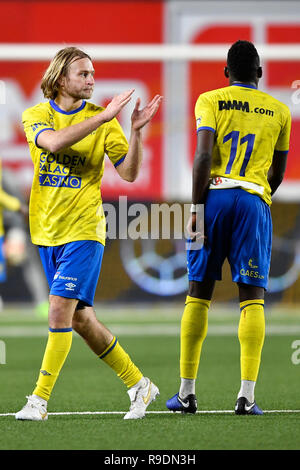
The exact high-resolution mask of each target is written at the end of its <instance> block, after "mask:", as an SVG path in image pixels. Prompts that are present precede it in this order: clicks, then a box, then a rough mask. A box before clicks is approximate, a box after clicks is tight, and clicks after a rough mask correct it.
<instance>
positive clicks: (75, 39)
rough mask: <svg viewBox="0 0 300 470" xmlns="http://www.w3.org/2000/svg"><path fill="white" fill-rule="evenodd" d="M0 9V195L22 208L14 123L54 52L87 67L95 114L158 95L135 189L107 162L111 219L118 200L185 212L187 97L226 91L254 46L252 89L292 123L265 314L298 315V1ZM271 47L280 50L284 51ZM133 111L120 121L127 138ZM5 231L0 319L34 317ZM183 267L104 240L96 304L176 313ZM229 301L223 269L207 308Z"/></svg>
mask: <svg viewBox="0 0 300 470" xmlns="http://www.w3.org/2000/svg"><path fill="white" fill-rule="evenodd" d="M0 9H1V11H0V80H1V89H0V92H1V95H2V96H1V104H0V158H1V160H2V184H3V189H5V190H6V191H7V192H8V193H9V194H11V195H14V196H17V197H19V198H21V199H23V200H24V201H28V199H29V194H30V186H31V180H32V175H33V167H32V162H31V158H30V154H29V149H28V146H27V143H26V140H25V135H24V131H23V127H22V119H21V115H22V112H23V111H24V110H25V109H26V108H28V107H30V106H33V105H35V104H36V103H38V102H40V101H44V98H43V96H42V94H41V90H40V81H41V77H42V75H43V73H44V71H45V69H46V68H47V66H48V63H49V61H50V60H51V58H52V57H53V55H54V54H55V52H56V51H57V50H58V49H60V48H62V47H64V46H65V45H77V46H79V47H82V48H84V50H85V51H86V52H87V53H89V54H90V55H91V56H92V58H94V67H95V71H96V74H95V79H96V84H95V91H94V95H93V98H92V101H93V102H95V103H96V104H101V105H104V106H105V104H106V103H107V102H108V101H110V99H111V98H112V96H113V95H114V94H115V93H119V92H121V91H123V90H125V89H129V88H132V87H134V88H135V90H136V92H135V96H136V97H138V96H139V97H140V98H141V99H142V104H145V103H147V101H148V100H150V99H151V97H152V96H154V95H155V94H156V93H159V94H161V95H163V96H164V102H163V105H162V107H161V109H160V111H159V112H158V114H157V115H156V116H155V118H154V119H153V121H152V123H151V124H150V125H149V126H148V127H147V129H145V131H144V161H143V167H142V171H141V173H140V176H139V177H138V179H137V181H136V182H135V183H134V184H129V183H125V182H123V181H122V180H121V179H120V177H119V176H118V174H117V173H116V171H115V170H114V168H113V166H112V165H111V163H110V162H109V160H108V159H107V162H106V169H105V172H104V178H103V182H102V198H103V201H104V202H105V203H112V204H114V206H115V207H116V210H117V211H118V198H119V196H127V198H128V206H130V205H131V204H134V203H136V202H143V203H145V204H147V206H150V204H151V203H154V202H155V203H168V204H170V205H171V204H173V203H174V202H179V203H180V204H184V203H190V201H191V167H192V160H193V155H194V147H195V142H196V133H195V123H194V105H195V102H196V100H197V97H198V95H199V94H200V93H202V92H204V91H208V90H212V89H214V88H217V87H222V86H226V85H227V82H226V79H225V77H224V74H223V68H224V65H225V58H226V50H227V48H228V47H229V45H230V44H232V43H233V42H235V41H236V40H238V39H246V40H250V41H253V42H254V43H255V44H256V45H257V49H258V52H259V53H260V55H261V59H262V66H263V72H264V74H263V78H262V80H261V82H260V85H259V87H260V89H261V90H263V91H265V92H267V93H270V94H271V95H273V96H274V97H276V98H278V99H279V100H281V101H283V102H284V103H286V104H287V105H288V106H289V107H290V109H291V113H292V119H293V124H292V134H291V145H290V152H289V157H288V167H287V172H286V178H285V181H284V183H283V185H282V187H281V188H280V190H279V191H278V194H277V195H276V197H275V198H274V203H273V205H272V215H273V224H274V244H273V255H272V265H271V276H270V285H269V290H268V292H267V297H266V299H267V302H268V303H269V305H281V306H283V305H289V306H290V307H295V308H297V305H298V304H299V303H300V244H299V240H300V158H299V157H300V155H299V149H300V96H299V98H298V93H297V88H299V89H300V53H299V51H300V2H298V1H297V2H293V1H285V2H282V1H251V2H250V1H243V2H237V1H231V2H228V1H189V0H185V1H163V0H157V1H155V0H152V1H126V0H123V1H117V0H115V1H112V0H110V1H84V2H83V1H76V0H73V1H72V2H71V1H29V0H28V1H25V0H23V1H14V0H12V1H1V2H0ZM135 46H138V48H135ZM166 46H172V47H171V48H170V49H168V48H166ZM195 46H205V47H204V55H202V53H203V49H201V48H200V49H198V52H197V55H196V56H195V55H193V51H195V50H196V51H197V49H195ZM212 46H215V48H212V49H211V50H212V52H211V55H210V54H209V51H210V48H211V47H212ZM218 46H220V48H219V49H218ZM269 46H273V47H272V48H271V49H270V48H269V49H268V47H269ZM281 46H285V49H284V52H282V50H281V48H280V47H281ZM298 46H299V47H298ZM108 47H109V48H108ZM183 47H184V49H183ZM276 48H277V49H276ZM183 51H185V53H183ZM201 51H202V52H201ZM205 51H206V53H205ZM295 51H296V52H295ZM297 80H298V81H299V82H298V83H297ZM299 95H300V93H299ZM133 106H134V103H132V104H130V105H129V106H128V107H126V108H125V109H124V111H122V113H121V114H120V116H119V120H120V122H121V124H122V126H123V129H124V131H125V133H126V135H127V136H128V137H129V132H130V114H131V111H132V107H133ZM4 226H5V239H6V245H4V246H6V251H5V253H6V261H5V262H4V261H3V263H2V264H3V266H2V265H0V270H1V267H2V269H3V270H4V264H5V265H6V267H5V269H6V276H3V279H2V282H1V283H0V294H1V297H2V300H3V303H4V308H5V306H6V305H10V304H18V303H22V305H28V306H30V305H34V308H36V309H37V311H41V312H42V311H43V309H44V308H46V307H45V306H46V304H47V296H48V286H47V285H46V283H45V280H44V274H43V272H42V270H41V265H40V261H39V258H38V256H37V252H36V249H35V247H33V246H32V245H31V243H30V238H29V232H28V226H27V224H26V223H24V220H23V219H22V218H20V217H16V215H15V214H13V213H11V212H9V211H5V210H4ZM185 268H186V258H185V242H184V239H183V240H174V241H172V240H162V239H161V240H136V241H133V240H123V239H120V240H107V246H106V251H105V256H104V261H103V268H102V271H101V275H100V280H99V284H98V288H97V293H96V301H97V302H114V303H116V304H118V303H120V304H124V303H125V304H126V303H128V304H129V305H130V303H131V302H138V303H141V304H145V305H146V304H149V303H150V304H151V305H155V304H157V305H160V304H170V303H175V302H180V303H182V302H183V300H184V299H185V296H186V292H187V284H188V283H187V275H186V269H185ZM236 301H237V289H236V286H235V285H234V284H233V283H232V282H231V274H230V269H229V266H228V264H227V263H225V265H224V270H223V282H222V283H217V287H216V291H215V302H216V303H219V304H220V305H221V304H224V303H225V304H227V303H228V304H230V302H236Z"/></svg>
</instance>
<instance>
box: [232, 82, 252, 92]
mask: <svg viewBox="0 0 300 470" xmlns="http://www.w3.org/2000/svg"><path fill="white" fill-rule="evenodd" d="M231 86H241V87H243V88H253V89H254V90H257V87H256V86H255V85H248V84H246V83H232V85H231Z"/></svg>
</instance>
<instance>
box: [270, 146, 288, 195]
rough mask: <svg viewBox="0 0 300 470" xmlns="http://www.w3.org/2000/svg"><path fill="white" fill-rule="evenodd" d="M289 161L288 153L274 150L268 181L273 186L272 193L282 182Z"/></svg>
mask: <svg viewBox="0 0 300 470" xmlns="http://www.w3.org/2000/svg"><path fill="white" fill-rule="evenodd" d="M286 163H287V154H283V153H282V152H278V151H276V150H275V151H274V155H273V162H272V165H271V166H270V169H269V173H268V182H269V185H270V187H271V195H272V196H273V194H274V193H275V191H276V190H277V188H278V187H279V186H280V184H281V183H282V180H283V177H284V173H285V169H286Z"/></svg>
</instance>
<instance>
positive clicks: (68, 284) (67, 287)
mask: <svg viewBox="0 0 300 470" xmlns="http://www.w3.org/2000/svg"><path fill="white" fill-rule="evenodd" d="M65 286H66V289H67V290H74V287H76V284H73V282H67V284H65Z"/></svg>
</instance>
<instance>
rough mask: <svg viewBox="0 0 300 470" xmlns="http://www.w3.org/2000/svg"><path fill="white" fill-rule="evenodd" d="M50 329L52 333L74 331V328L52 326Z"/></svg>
mask: <svg viewBox="0 0 300 470" xmlns="http://www.w3.org/2000/svg"><path fill="white" fill-rule="evenodd" d="M49 331H51V333H67V332H68V331H72V328H50V327H49Z"/></svg>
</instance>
